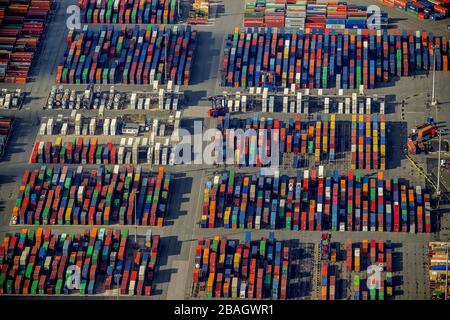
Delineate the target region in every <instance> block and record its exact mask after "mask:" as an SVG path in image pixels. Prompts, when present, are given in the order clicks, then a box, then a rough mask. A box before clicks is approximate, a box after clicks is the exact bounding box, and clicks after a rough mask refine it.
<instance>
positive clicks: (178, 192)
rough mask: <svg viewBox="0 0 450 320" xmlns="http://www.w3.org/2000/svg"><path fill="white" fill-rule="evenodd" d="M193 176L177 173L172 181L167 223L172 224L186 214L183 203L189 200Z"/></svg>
mask: <svg viewBox="0 0 450 320" xmlns="http://www.w3.org/2000/svg"><path fill="white" fill-rule="evenodd" d="M192 180H193V179H192V178H190V177H186V174H185V173H176V174H174V175H173V180H172V182H171V184H172V186H171V190H170V199H169V208H168V209H169V214H168V215H167V216H166V219H165V225H166V226H171V225H173V224H174V223H175V220H176V219H178V218H179V217H180V216H183V215H186V214H187V211H185V210H181V204H182V203H186V202H189V200H190V199H189V195H190V193H191V189H192Z"/></svg>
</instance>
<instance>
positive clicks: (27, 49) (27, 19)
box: [0, 0, 53, 83]
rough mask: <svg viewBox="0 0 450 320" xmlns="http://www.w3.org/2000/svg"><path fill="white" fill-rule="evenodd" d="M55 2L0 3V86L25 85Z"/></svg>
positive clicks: (24, 1) (41, 0)
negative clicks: (5, 83) (3, 84)
mask: <svg viewBox="0 0 450 320" xmlns="http://www.w3.org/2000/svg"><path fill="white" fill-rule="evenodd" d="M52 3H53V0H20V1H19V0H9V1H2V3H0V47H1V52H0V82H8V83H26V82H27V79H28V74H29V71H30V68H31V65H32V62H33V60H34V58H35V56H36V55H37V51H38V48H39V44H40V42H41V37H42V35H43V33H44V31H45V28H46V23H47V19H48V17H49V14H50V10H51V7H52Z"/></svg>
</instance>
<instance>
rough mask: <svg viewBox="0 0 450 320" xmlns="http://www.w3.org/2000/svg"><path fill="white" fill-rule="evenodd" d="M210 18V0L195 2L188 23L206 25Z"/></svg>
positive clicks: (197, 0) (196, 0) (195, 0)
mask: <svg viewBox="0 0 450 320" xmlns="http://www.w3.org/2000/svg"><path fill="white" fill-rule="evenodd" d="M208 18H209V0H206V1H205V0H194V2H193V3H192V9H191V11H190V13H189V19H188V23H195V24H205V23H207V22H208Z"/></svg>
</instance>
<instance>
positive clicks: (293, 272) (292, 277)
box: [285, 239, 314, 299]
mask: <svg viewBox="0 0 450 320" xmlns="http://www.w3.org/2000/svg"><path fill="white" fill-rule="evenodd" d="M285 244H286V245H288V246H289V249H290V253H289V255H290V257H289V259H290V267H289V283H288V290H287V294H288V298H289V299H305V298H308V297H311V290H312V268H313V266H314V262H313V260H314V254H313V253H314V244H312V243H300V241H299V240H297V239H296V240H288V241H285Z"/></svg>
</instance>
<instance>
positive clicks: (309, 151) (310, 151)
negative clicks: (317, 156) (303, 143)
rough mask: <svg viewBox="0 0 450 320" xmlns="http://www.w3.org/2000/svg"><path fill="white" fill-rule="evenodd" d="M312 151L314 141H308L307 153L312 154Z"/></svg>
mask: <svg viewBox="0 0 450 320" xmlns="http://www.w3.org/2000/svg"><path fill="white" fill-rule="evenodd" d="M313 152H314V141H308V153H309V154H313Z"/></svg>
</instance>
